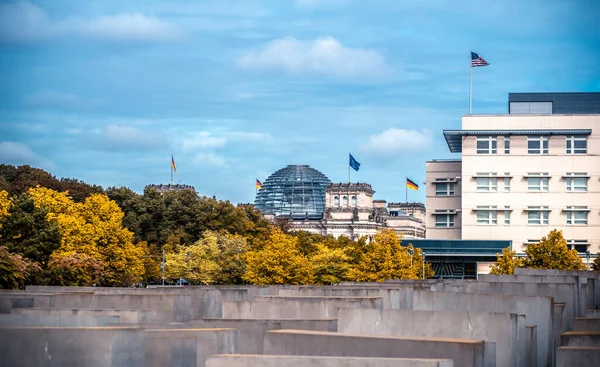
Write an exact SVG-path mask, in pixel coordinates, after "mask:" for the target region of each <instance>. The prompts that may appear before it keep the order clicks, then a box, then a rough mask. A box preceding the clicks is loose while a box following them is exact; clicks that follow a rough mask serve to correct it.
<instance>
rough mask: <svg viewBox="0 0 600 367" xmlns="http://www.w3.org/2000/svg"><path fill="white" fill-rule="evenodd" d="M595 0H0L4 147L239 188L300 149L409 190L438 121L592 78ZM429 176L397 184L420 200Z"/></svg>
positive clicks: (92, 176)
mask: <svg viewBox="0 0 600 367" xmlns="http://www.w3.org/2000/svg"><path fill="white" fill-rule="evenodd" d="M599 19H600V1H597V0H480V1H467V0H456V1H447V0H427V1H425V0H401V1H400V0H369V1H363V0H356V1H352V0H296V1H292V0H289V1H288V0H271V1H258V0H257V1H253V0H242V1H234V0H231V1H230V0H214V1H209V0H203V1H189V0H178V1H177V0H168V1H167V0H164V1H151V0H148V1H140V0H87V1H79V0H41V1H6V0H0V81H1V82H0V162H3V163H10V164H17V165H20V164H30V165H34V166H38V167H41V168H44V169H46V170H48V171H50V172H51V173H53V174H54V175H56V176H58V177H75V178H79V179H82V180H84V181H86V182H90V183H95V184H99V185H102V186H104V187H108V186H128V187H131V188H132V189H134V190H136V191H142V190H143V188H144V186H145V185H146V184H149V183H168V182H169V179H170V178H169V176H170V158H171V153H173V154H174V156H175V161H176V163H177V167H178V172H177V174H176V175H175V181H176V182H181V183H186V184H192V185H194V186H195V187H196V189H197V190H198V191H199V192H200V193H201V194H205V195H213V194H215V195H217V197H218V198H220V199H229V200H231V201H233V202H251V201H253V199H254V180H255V179H256V178H258V179H260V180H264V179H266V178H267V177H268V175H269V174H270V173H272V172H273V171H275V170H277V169H279V168H281V167H284V166H285V165H287V164H309V165H310V166H312V167H314V168H316V169H318V170H320V171H321V172H323V173H325V174H326V175H327V176H328V177H329V178H330V179H331V180H332V181H337V182H340V181H345V180H347V175H348V152H352V154H353V155H354V156H355V157H356V159H357V160H358V161H359V162H360V163H361V164H362V165H361V169H360V171H359V172H357V173H353V176H352V180H353V181H359V182H369V183H371V184H372V185H373V187H374V189H375V190H376V191H377V193H376V194H375V195H376V197H377V198H379V199H387V200H391V201H400V200H404V177H406V176H408V177H410V178H411V179H413V180H414V181H416V182H419V183H421V182H422V181H423V180H424V178H425V161H426V160H429V159H433V158H452V157H453V155H452V154H450V153H449V152H448V149H447V146H446V145H445V142H444V139H443V135H442V133H441V130H442V129H456V128H460V118H461V115H462V114H465V113H468V90H469V84H468V83H469V50H473V51H475V52H478V53H480V54H481V55H482V56H483V57H484V58H485V59H486V60H487V61H489V62H490V63H491V65H490V66H488V67H485V68H477V69H474V71H473V74H474V78H473V95H474V101H473V110H474V112H475V113H505V112H506V111H507V98H508V93H509V92H533V91H599V90H600V67H599V65H600V21H599ZM424 197H425V192H424V190H423V189H421V190H420V191H419V192H417V193H415V192H411V193H410V197H409V199H411V200H424Z"/></svg>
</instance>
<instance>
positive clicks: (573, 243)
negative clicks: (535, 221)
mask: <svg viewBox="0 0 600 367" xmlns="http://www.w3.org/2000/svg"><path fill="white" fill-rule="evenodd" d="M539 242H540V240H538V239H535V240H532V239H528V240H527V241H525V242H523V244H524V245H531V244H534V243H539ZM589 245H590V243H589V242H588V240H567V247H568V248H569V249H570V250H577V252H579V253H585V252H586V251H587V250H588V249H589Z"/></svg>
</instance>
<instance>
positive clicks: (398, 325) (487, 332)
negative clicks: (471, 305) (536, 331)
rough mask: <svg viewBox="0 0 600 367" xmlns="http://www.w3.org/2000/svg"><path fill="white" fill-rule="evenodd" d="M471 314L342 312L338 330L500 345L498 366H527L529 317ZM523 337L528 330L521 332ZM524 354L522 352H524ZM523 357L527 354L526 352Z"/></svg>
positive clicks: (339, 317)
mask: <svg viewBox="0 0 600 367" xmlns="http://www.w3.org/2000/svg"><path fill="white" fill-rule="evenodd" d="M520 317H521V318H522V321H521V323H519V315H516V314H506V313H489V312H468V311H412V310H369V309H340V311H339V312H338V331H339V332H341V333H348V334H375V335H390V336H402V337H438V338H461V339H475V340H484V341H487V342H493V343H496V366H497V367H502V366H505V367H514V366H519V365H521V366H522V365H524V358H525V356H524V355H523V356H521V357H520V356H519V349H520V347H521V346H523V343H519V341H518V336H519V330H518V328H519V324H520V326H521V328H523V327H524V325H525V321H524V319H525V316H520ZM520 333H521V334H522V333H524V330H521V332H520ZM521 353H522V352H521ZM522 354H523V353H522Z"/></svg>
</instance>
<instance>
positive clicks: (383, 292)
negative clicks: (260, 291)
mask: <svg viewBox="0 0 600 367" xmlns="http://www.w3.org/2000/svg"><path fill="white" fill-rule="evenodd" d="M411 291H412V286H404V287H395V286H393V285H387V286H383V285H382V286H381V287H377V288H375V287H369V288H360V287H357V286H320V287H319V286H314V287H305V286H302V287H296V288H288V289H281V290H280V291H279V295H280V296H301V297H380V298H382V299H383V308H384V309H393V310H397V309H400V303H403V304H404V303H405V302H406V299H407V294H408V293H409V292H411Z"/></svg>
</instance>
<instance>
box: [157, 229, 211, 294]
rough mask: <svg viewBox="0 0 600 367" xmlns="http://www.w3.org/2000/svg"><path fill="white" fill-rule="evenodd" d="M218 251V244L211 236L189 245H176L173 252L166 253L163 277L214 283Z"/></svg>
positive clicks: (193, 282) (197, 282)
mask: <svg viewBox="0 0 600 367" xmlns="http://www.w3.org/2000/svg"><path fill="white" fill-rule="evenodd" d="M218 251H219V248H218V244H217V242H216V240H213V239H212V238H204V239H202V240H200V241H197V242H196V243H194V244H193V245H190V246H181V245H180V246H177V248H176V251H175V252H171V253H169V254H167V255H166V260H165V277H167V278H169V279H171V280H177V279H186V280H188V281H189V282H190V283H192V284H214V283H215V282H216V276H217V273H218V271H219V265H218V263H217V261H216V258H217V255H218Z"/></svg>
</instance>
